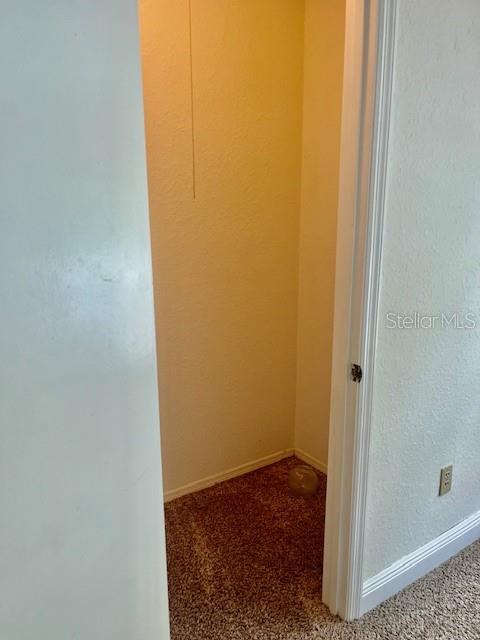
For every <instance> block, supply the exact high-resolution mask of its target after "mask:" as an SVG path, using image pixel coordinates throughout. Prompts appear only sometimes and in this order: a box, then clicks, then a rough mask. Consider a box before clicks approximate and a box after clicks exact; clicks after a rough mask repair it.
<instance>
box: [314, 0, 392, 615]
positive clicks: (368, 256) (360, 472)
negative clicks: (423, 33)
mask: <svg viewBox="0 0 480 640" xmlns="http://www.w3.org/2000/svg"><path fill="white" fill-rule="evenodd" d="M346 16H347V18H346V32H345V61H344V90H343V101H342V133H341V150H340V180H339V205H338V228H337V257H336V280H335V316H334V338H333V358H332V391H331V404H330V434H329V451H328V471H329V473H328V487H327V514H326V523H325V558H324V573H323V601H324V602H325V603H326V604H327V605H328V607H329V609H330V610H331V612H332V613H334V614H338V615H339V616H340V617H342V618H344V619H346V620H353V619H354V618H357V617H359V616H360V615H361V614H362V590H363V582H364V576H363V559H364V544H365V524H366V522H365V512H366V503H367V478H368V465H369V442H370V428H371V414H372V395H373V375H374V361H375V343H376V333H377V322H378V302H379V288H380V269H381V256H382V236H383V215H384V203H385V185H386V177H387V151H388V135H389V129H390V110H391V94H392V76H393V61H394V45H395V21H396V0H347V6H346ZM352 363H358V364H360V365H361V367H362V370H363V377H362V380H361V382H359V383H357V382H354V381H353V380H352V377H351V366H352Z"/></svg>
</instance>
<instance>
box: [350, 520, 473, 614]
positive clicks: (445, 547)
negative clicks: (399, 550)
mask: <svg viewBox="0 0 480 640" xmlns="http://www.w3.org/2000/svg"><path fill="white" fill-rule="evenodd" d="M478 538H480V511H477V512H476V513H474V514H473V515H471V516H470V517H468V518H466V519H465V520H463V521H462V522H459V523H458V524H457V525H455V526H454V527H452V528H451V529H449V530H448V531H446V532H445V533H442V535H440V536H438V538H435V539H434V540H432V541H431V542H428V543H427V544H425V545H423V547H420V548H419V549H417V550H416V551H414V552H413V553H410V554H409V555H407V556H404V557H403V558H401V560H398V561H397V562H394V563H393V564H392V565H391V566H390V567H388V568H387V569H384V570H383V571H381V572H380V573H378V574H377V575H376V576H373V578H369V579H368V580H366V581H365V582H364V583H363V589H362V598H361V615H363V614H364V613H366V612H367V611H369V610H370V609H373V607H375V606H377V605H378V604H380V603H381V602H383V601H384V600H387V598H390V597H391V596H393V595H394V594H396V593H398V592H399V591H401V590H402V589H404V588H405V587H407V586H408V585H409V584H411V583H412V582H414V581H415V580H418V578H421V577H423V576H424V575H426V574H427V573H429V572H430V571H432V569H435V568H436V567H438V566H439V565H441V564H442V563H443V562H445V561H446V560H449V559H450V558H451V557H452V556H454V555H455V554H457V553H459V552H460V551H461V550H462V549H464V548H465V547H468V545H470V544H472V543H473V542H475V541H476V540H477V539H478Z"/></svg>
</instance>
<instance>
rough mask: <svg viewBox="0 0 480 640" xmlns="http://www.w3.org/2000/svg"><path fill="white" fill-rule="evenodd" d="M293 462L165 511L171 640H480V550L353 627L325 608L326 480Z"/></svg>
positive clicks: (459, 558) (195, 496) (184, 500)
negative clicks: (294, 489) (296, 492)
mask: <svg viewBox="0 0 480 640" xmlns="http://www.w3.org/2000/svg"><path fill="white" fill-rule="evenodd" d="M298 463H299V461H298V460H296V459H295V458H288V459H286V460H283V461H281V462H279V463H276V464H273V465H271V466H269V467H266V468H264V469H260V470H259V471H255V472H253V473H250V474H247V475H245V476H242V477H240V478H235V479H233V480H229V481H228V482H224V483H222V484H218V485H216V486H214V487H211V488H209V489H206V490H204V491H200V492H198V493H195V494H192V495H189V496H185V497H183V498H179V499H177V500H175V501H173V502H170V503H168V504H167V505H166V506H165V512H166V530H167V557H168V572H169V598H170V618H171V638H172V640H250V639H251V640H323V639H327V638H328V639H333V640H337V639H338V640H350V639H361V640H392V639H394V638H400V639H401V640H417V639H418V640H420V639H421V640H456V639H462V640H463V639H465V640H470V639H472V640H473V639H475V640H480V543H477V544H475V545H472V546H471V547H469V548H468V549H466V550H465V551H464V552H463V553H461V554H460V555H458V556H457V557H455V558H453V559H452V560H450V561H449V562H447V563H446V564H444V565H443V566H442V567H440V568H439V569H437V570H436V571H434V572H433V573H431V574H430V575H428V576H426V577H425V578H423V579H422V580H420V581H418V582H417V583H415V584H414V585H412V586H411V587H409V588H408V589H406V590H405V591H403V592H402V593H400V594H398V595H397V596H395V597H394V598H391V599H390V600H389V601H388V602H386V603H384V604H383V605H381V606H379V607H377V608H376V609H375V610H373V611H371V612H369V613H368V614H366V615H365V616H363V617H362V618H361V619H360V620H357V621H355V622H353V623H345V622H342V621H341V620H339V619H338V618H336V617H334V616H332V615H331V614H330V613H329V612H328V610H327V609H326V607H325V606H324V605H323V604H322V601H321V589H322V584H321V578H322V554H323V533H324V518H325V490H326V478H325V476H323V475H322V474H319V475H320V489H319V492H318V494H317V495H316V496H315V497H313V498H299V497H295V496H292V495H290V492H289V490H288V473H289V471H290V469H291V468H292V467H293V466H295V465H296V464H298Z"/></svg>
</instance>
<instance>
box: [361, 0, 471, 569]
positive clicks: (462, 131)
mask: <svg viewBox="0 0 480 640" xmlns="http://www.w3.org/2000/svg"><path fill="white" fill-rule="evenodd" d="M398 10H399V13H398V36H397V37H398V41H397V50H396V63H395V74H394V92H393V112H392V124H391V127H392V129H391V141H390V149H389V165H388V187H387V201H386V213H385V215H386V218H385V237H384V257H383V269H382V283H381V300H380V318H379V334H378V345H377V361H376V370H375V396H374V423H373V438H372V443H371V461H372V462H371V464H372V466H371V472H370V476H369V495H368V513H367V525H368V532H367V548H366V576H365V577H370V576H372V575H374V574H376V573H377V572H378V571H380V570H382V569H384V568H385V567H387V566H388V565H390V564H391V563H392V562H394V561H395V560H398V559H399V558H400V557H402V556H403V555H405V554H407V553H409V552H411V551H413V550H415V549H416V548H418V547H420V546H421V545H423V544H425V543H426V542H428V541H429V540H431V539H433V538H435V537H436V536H437V535H439V534H441V533H442V532H444V531H445V530H447V529H448V528H449V527H451V526H452V525H454V524H455V523H457V522H459V521H461V520H462V519H464V518H465V517H466V516H468V515H470V514H471V513H473V512H475V511H477V510H478V509H480V494H479V487H480V465H479V462H478V461H479V459H480V438H479V419H480V400H479V398H480V364H479V363H480V335H479V330H478V329H477V330H475V331H467V330H463V331H462V330H455V329H453V328H451V327H450V328H446V329H443V330H442V329H441V328H438V329H436V330H399V329H396V330H393V329H387V322H386V314H387V313H388V312H398V313H405V314H407V313H413V312H414V311H418V312H421V313H425V314H441V313H442V312H446V313H448V314H451V313H454V312H459V313H460V314H465V313H467V312H474V313H476V314H477V319H478V317H479V315H478V314H479V313H480V304H479V303H480V260H479V247H480V178H479V171H478V167H480V83H479V82H478V73H479V68H480V38H479V33H480V4H479V3H478V2H477V1H476V0H455V1H453V0H422V2H418V1H417V0H401V2H399V3H398ZM449 463H454V482H453V489H452V491H451V493H449V494H448V495H446V496H445V497H442V498H439V497H438V496H437V494H438V482H439V472H440V468H441V467H442V466H444V465H447V464H449Z"/></svg>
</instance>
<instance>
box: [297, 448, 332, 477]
mask: <svg viewBox="0 0 480 640" xmlns="http://www.w3.org/2000/svg"><path fill="white" fill-rule="evenodd" d="M294 455H295V456H296V457H297V458H298V459H299V460H301V461H302V462H305V463H306V464H309V465H310V466H311V467H313V468H314V469H317V471H320V472H321V473H324V474H325V475H327V465H326V463H325V462H322V461H321V460H319V459H318V458H315V457H314V456H311V455H310V454H309V453H307V452H306V451H303V450H302V449H295V451H294Z"/></svg>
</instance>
